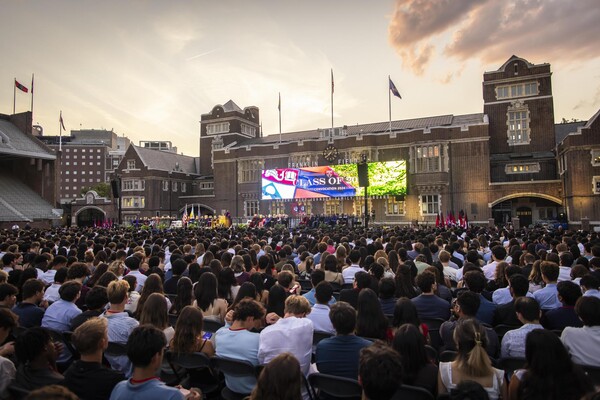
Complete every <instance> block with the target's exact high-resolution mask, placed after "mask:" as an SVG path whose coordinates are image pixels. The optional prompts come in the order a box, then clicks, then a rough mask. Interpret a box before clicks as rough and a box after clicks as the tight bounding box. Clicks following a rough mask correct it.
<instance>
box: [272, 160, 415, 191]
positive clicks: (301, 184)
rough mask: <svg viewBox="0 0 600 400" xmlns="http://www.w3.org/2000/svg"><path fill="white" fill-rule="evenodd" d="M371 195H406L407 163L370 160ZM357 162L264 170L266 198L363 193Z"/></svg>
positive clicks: (369, 188) (369, 189)
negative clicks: (359, 182) (359, 184)
mask: <svg viewBox="0 0 600 400" xmlns="http://www.w3.org/2000/svg"><path fill="white" fill-rule="evenodd" d="M368 171H369V184H370V186H369V187H368V189H367V193H368V194H369V195H370V196H384V195H391V196H399V195H403V194H406V162H405V161H386V162H372V163H368ZM363 193H364V189H363V188H360V187H359V186H358V168H357V166H356V164H343V165H332V166H322V167H306V168H281V169H267V170H264V171H262V200H279V199H314V198H337V197H354V196H361V195H363Z"/></svg>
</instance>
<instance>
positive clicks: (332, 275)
mask: <svg viewBox="0 0 600 400" xmlns="http://www.w3.org/2000/svg"><path fill="white" fill-rule="evenodd" d="M323 255H325V253H323ZM321 260H323V258H322V257H321ZM324 260H325V261H322V262H321V265H322V266H323V267H324V268H321V269H323V270H324V271H325V281H326V282H329V283H336V284H338V285H340V286H342V285H343V284H344V277H343V276H342V273H341V272H339V270H338V263H337V258H336V257H335V256H334V255H333V254H330V255H328V256H327V257H325V259H324Z"/></svg>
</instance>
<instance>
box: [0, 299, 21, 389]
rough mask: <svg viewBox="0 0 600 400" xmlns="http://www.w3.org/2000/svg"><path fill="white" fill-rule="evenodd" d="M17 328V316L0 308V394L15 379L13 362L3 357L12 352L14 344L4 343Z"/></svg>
mask: <svg viewBox="0 0 600 400" xmlns="http://www.w3.org/2000/svg"><path fill="white" fill-rule="evenodd" d="M16 326H17V316H16V315H15V314H14V313H13V312H11V311H10V310H9V309H7V308H0V343H4V345H3V346H2V347H0V394H2V393H4V390H5V389H6V387H7V386H8V385H9V384H10V383H11V382H12V381H13V380H14V379H15V375H16V372H17V371H16V369H15V365H14V364H13V362H12V361H11V360H10V359H9V358H7V357H5V356H8V355H12V353H13V352H14V342H12V341H11V342H8V343H5V342H6V339H7V338H8V336H9V335H10V333H11V331H12V329H13V328H15V327H16Z"/></svg>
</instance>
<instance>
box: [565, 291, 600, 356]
mask: <svg viewBox="0 0 600 400" xmlns="http://www.w3.org/2000/svg"><path fill="white" fill-rule="evenodd" d="M575 312H576V313H577V316H578V317H579V319H581V321H583V328H574V327H570V326H568V327H566V328H565V329H564V330H563V332H562V335H561V337H560V340H562V342H563V344H564V345H565V347H566V348H567V350H568V351H569V353H570V354H571V359H572V360H573V362H574V363H575V364H580V365H592V366H595V367H600V299H598V298H597V297H592V296H584V297H580V298H579V300H577V303H576V304H575Z"/></svg>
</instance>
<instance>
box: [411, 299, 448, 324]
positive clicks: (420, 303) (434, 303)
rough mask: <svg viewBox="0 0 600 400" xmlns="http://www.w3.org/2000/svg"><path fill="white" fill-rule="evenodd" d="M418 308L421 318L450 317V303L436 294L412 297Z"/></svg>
mask: <svg viewBox="0 0 600 400" xmlns="http://www.w3.org/2000/svg"><path fill="white" fill-rule="evenodd" d="M410 301H412V303H413V304H414V305H415V307H416V308H417V314H418V315H419V318H421V319H422V320H423V319H436V318H441V319H443V320H447V319H449V318H450V303H448V302H447V301H446V300H444V299H442V298H440V297H438V296H436V295H425V294H420V295H418V296H417V297H415V298H413V299H411V300H410Z"/></svg>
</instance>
